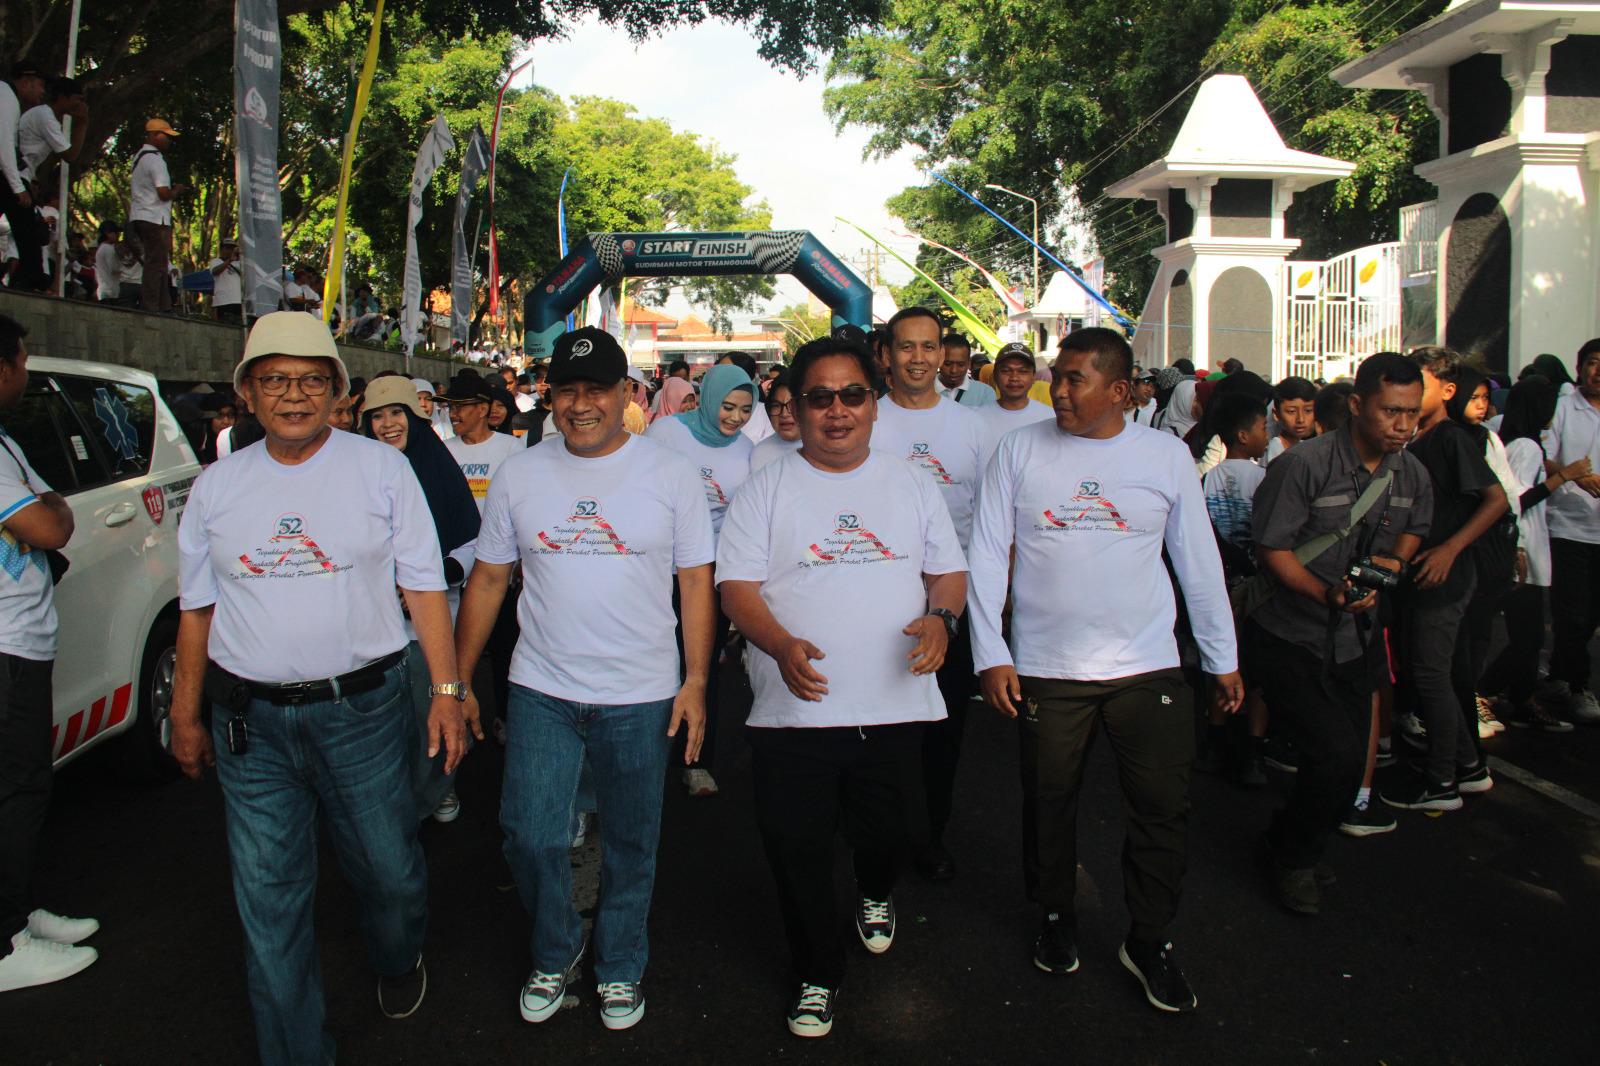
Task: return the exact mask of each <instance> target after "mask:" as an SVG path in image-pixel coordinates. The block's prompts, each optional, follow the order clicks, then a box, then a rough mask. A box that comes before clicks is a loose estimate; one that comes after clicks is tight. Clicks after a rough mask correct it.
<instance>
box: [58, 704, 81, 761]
mask: <svg viewBox="0 0 1600 1066" xmlns="http://www.w3.org/2000/svg"><path fill="white" fill-rule="evenodd" d="M82 728H83V712H82V711H79V712H78V713H77V714H75V715H73V716H72V717H71V718H68V719H67V735H66V738H65V739H64V740H62V741H61V752H60V754H62V755H65V754H67V752H69V751H71V750H72V749H73V748H75V747H77V746H78V731H79V730H80V729H82Z"/></svg>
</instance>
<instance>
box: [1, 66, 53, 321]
mask: <svg viewBox="0 0 1600 1066" xmlns="http://www.w3.org/2000/svg"><path fill="white" fill-rule="evenodd" d="M44 90H45V81H44V67H43V66H41V65H40V64H39V63H37V62H35V61H33V60H31V59H19V60H17V61H16V62H15V63H13V64H12V65H11V79H10V81H6V82H0V214H4V215H5V217H6V221H7V222H9V223H10V224H11V239H12V240H13V241H15V242H16V245H17V269H16V272H15V273H14V274H13V275H12V276H11V287H12V288H13V289H26V290H28V291H30V292H42V291H44V290H45V289H46V288H48V287H49V278H48V277H46V275H45V270H44V246H45V243H46V242H47V241H48V240H49V238H50V233H49V230H48V229H47V228H46V227H45V224H44V219H43V218H41V217H40V216H39V211H38V209H37V208H36V207H35V206H34V203H33V190H32V189H31V188H30V186H29V183H28V178H27V175H26V173H25V171H26V170H27V165H26V164H25V163H24V162H23V161H22V159H21V158H20V156H19V154H18V151H17V147H18V129H19V126H20V125H21V122H22V112H23V111H24V110H27V109H29V108H32V107H34V106H36V105H37V104H38V103H39V101H41V100H43V99H44Z"/></svg>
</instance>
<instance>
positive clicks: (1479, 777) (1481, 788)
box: [1456, 762, 1494, 792]
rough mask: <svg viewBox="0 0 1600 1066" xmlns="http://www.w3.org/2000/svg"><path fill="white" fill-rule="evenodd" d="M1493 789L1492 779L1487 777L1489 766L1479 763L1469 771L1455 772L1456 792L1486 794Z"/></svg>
mask: <svg viewBox="0 0 1600 1066" xmlns="http://www.w3.org/2000/svg"><path fill="white" fill-rule="evenodd" d="M1493 787H1494V778H1492V777H1490V776H1489V764H1488V763H1486V762H1480V763H1479V764H1478V765H1477V766H1474V767H1473V768H1472V769H1470V770H1457V771H1456V791H1457V792H1487V791H1489V790H1490V789H1491V788H1493Z"/></svg>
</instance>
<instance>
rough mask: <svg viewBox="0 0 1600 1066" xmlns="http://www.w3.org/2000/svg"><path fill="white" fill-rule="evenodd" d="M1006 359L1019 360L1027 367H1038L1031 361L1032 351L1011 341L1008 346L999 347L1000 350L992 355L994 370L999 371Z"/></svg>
mask: <svg viewBox="0 0 1600 1066" xmlns="http://www.w3.org/2000/svg"><path fill="white" fill-rule="evenodd" d="M1006 359H1021V360H1022V361H1023V362H1024V363H1027V364H1028V365H1029V366H1037V365H1038V364H1037V363H1035V362H1034V359H1033V349H1032V348H1029V347H1028V346H1027V345H1026V344H1019V343H1018V342H1016V341H1012V342H1011V343H1010V344H1003V345H1001V346H1000V350H999V351H998V352H995V353H994V368H995V369H996V370H999V369H1000V364H1001V362H1003V361H1004V360H1006Z"/></svg>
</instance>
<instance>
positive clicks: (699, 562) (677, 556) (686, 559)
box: [672, 458, 738, 570]
mask: <svg viewBox="0 0 1600 1066" xmlns="http://www.w3.org/2000/svg"><path fill="white" fill-rule="evenodd" d="M673 471H674V478H673V481H674V483H673V486H672V489H673V493H672V565H673V566H675V567H677V568H678V569H679V570H684V569H687V568H688V567H691V566H705V565H706V564H707V563H712V562H715V561H716V559H717V542H716V533H715V530H714V529H713V528H712V525H711V512H710V511H709V510H707V509H706V496H705V490H704V489H703V488H701V487H700V479H699V478H698V477H696V476H695V473H694V471H693V470H691V469H690V468H689V463H688V460H686V459H681V458H680V459H679V461H678V462H676V463H674V464H673ZM734 498H735V499H737V498H738V496H737V495H735V497H734Z"/></svg>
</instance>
